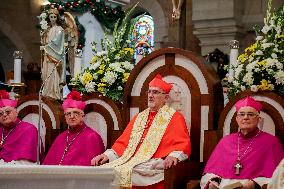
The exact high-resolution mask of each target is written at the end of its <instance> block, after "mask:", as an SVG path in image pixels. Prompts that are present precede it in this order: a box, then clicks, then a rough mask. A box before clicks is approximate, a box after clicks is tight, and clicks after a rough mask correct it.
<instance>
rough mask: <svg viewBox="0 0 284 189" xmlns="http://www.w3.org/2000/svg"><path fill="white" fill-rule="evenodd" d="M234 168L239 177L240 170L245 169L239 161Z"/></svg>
mask: <svg viewBox="0 0 284 189" xmlns="http://www.w3.org/2000/svg"><path fill="white" fill-rule="evenodd" d="M234 168H235V169H236V172H235V175H239V174H240V169H241V168H243V166H242V164H241V162H240V161H237V163H236V164H235V166H234Z"/></svg>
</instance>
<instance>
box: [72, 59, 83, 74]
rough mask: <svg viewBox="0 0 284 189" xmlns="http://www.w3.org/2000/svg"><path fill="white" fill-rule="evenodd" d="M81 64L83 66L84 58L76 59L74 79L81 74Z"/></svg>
mask: <svg viewBox="0 0 284 189" xmlns="http://www.w3.org/2000/svg"><path fill="white" fill-rule="evenodd" d="M81 64H82V57H77V56H76V57H75V62H74V77H76V75H78V74H80V73H81Z"/></svg>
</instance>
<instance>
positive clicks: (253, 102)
mask: <svg viewBox="0 0 284 189" xmlns="http://www.w3.org/2000/svg"><path fill="white" fill-rule="evenodd" d="M235 106H236V110H237V112H238V111H239V110H240V108H242V107H245V106H249V107H252V108H254V109H256V110H257V111H258V112H259V111H260V110H261V109H262V105H261V103H260V102H258V101H256V100H254V98H252V97H251V96H248V97H246V98H243V99H241V100H239V101H238V102H237V103H236V105H235Z"/></svg>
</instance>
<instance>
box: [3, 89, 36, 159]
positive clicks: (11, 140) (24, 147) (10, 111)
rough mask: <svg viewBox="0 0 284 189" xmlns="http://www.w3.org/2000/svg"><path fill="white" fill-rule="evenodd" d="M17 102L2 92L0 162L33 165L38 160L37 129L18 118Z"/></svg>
mask: <svg viewBox="0 0 284 189" xmlns="http://www.w3.org/2000/svg"><path fill="white" fill-rule="evenodd" d="M16 107H17V101H16V100H12V99H10V98H9V93H8V92H6V91H5V90H0V135H1V136H0V137H1V140H0V160H1V161H2V162H3V161H4V162H6V163H7V162H11V161H13V163H15V164H33V163H35V162H36V160H37V143H38V141H37V138H38V135H37V129H36V127H35V126H34V125H32V124H30V123H27V122H24V121H21V120H20V119H19V118H18V112H17V109H16Z"/></svg>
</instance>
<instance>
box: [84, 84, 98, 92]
mask: <svg viewBox="0 0 284 189" xmlns="http://www.w3.org/2000/svg"><path fill="white" fill-rule="evenodd" d="M95 85H96V83H95V82H89V83H87V84H86V85H85V89H86V91H87V92H88V93H91V92H95Z"/></svg>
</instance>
